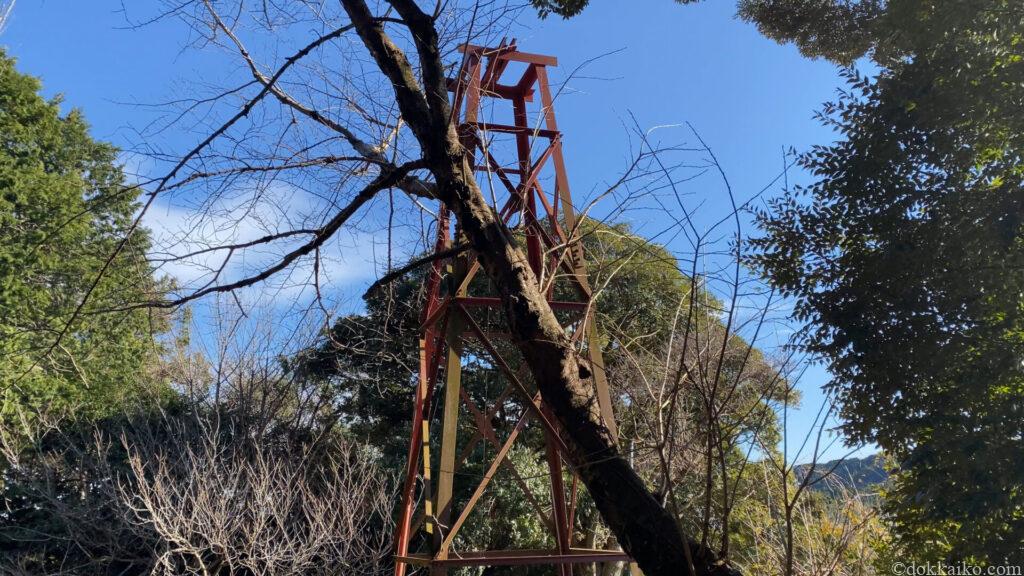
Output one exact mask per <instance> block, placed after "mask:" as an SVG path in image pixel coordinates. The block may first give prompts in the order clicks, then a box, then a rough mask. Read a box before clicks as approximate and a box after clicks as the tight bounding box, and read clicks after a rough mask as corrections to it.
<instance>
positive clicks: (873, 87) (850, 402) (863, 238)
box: [755, 0, 1024, 563]
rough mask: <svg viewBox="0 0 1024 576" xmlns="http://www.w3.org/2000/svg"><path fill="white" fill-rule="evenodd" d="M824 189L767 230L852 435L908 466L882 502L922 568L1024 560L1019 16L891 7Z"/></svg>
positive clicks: (991, 6) (778, 211) (824, 174)
mask: <svg viewBox="0 0 1024 576" xmlns="http://www.w3.org/2000/svg"><path fill="white" fill-rule="evenodd" d="M876 26H877V28H876V30H879V31H880V30H886V31H887V32H885V33H884V34H882V35H881V36H879V38H882V37H884V38H886V42H885V43H882V42H881V41H879V43H878V44H877V46H876V49H875V51H874V57H875V59H876V61H877V62H879V64H881V65H882V66H883V68H882V70H881V72H880V73H879V75H878V77H877V78H876V79H875V80H868V79H864V78H861V77H859V76H857V75H856V74H854V73H852V72H851V73H848V79H849V87H850V89H849V91H848V92H846V93H844V94H843V95H842V97H841V99H840V100H839V102H837V103H835V104H833V105H829V106H828V107H827V108H826V114H825V115H824V119H825V121H826V122H827V123H829V124H830V125H832V126H835V127H836V128H837V129H838V130H839V132H840V134H841V140H840V141H839V142H837V143H835V144H833V145H831V146H824V147H816V148H815V149H813V150H812V151H811V152H810V153H809V154H807V155H806V156H804V157H803V165H804V166H805V167H806V168H807V169H808V170H809V171H810V172H811V173H812V174H813V175H814V176H815V178H816V180H817V181H816V183H814V184H813V185H811V186H810V187H808V188H803V189H798V190H795V191H792V192H791V193H788V194H786V195H785V196H784V197H783V198H781V199H779V200H778V201H776V202H774V203H773V204H772V206H771V207H770V210H768V211H766V212H764V213H762V214H761V215H760V224H761V226H762V227H763V231H764V236H763V237H762V238H760V239H759V240H757V242H756V243H757V245H758V247H759V248H760V251H761V252H760V254H759V256H758V257H757V258H756V259H755V263H756V264H757V265H759V266H761V267H762V269H763V270H764V271H765V272H766V273H767V274H768V275H769V276H770V277H771V279H772V280H773V281H774V282H775V283H776V284H777V285H778V286H779V287H781V288H782V289H783V290H784V292H785V293H787V294H789V295H791V296H793V297H795V299H796V306H797V308H796V309H797V313H798V315H799V317H800V318H801V319H802V320H805V321H807V322H808V323H809V326H810V327H809V329H808V331H807V332H806V333H805V335H804V336H805V339H804V340H803V343H804V344H805V345H806V346H807V348H808V349H809V350H810V351H811V352H813V353H815V354H818V355H820V356H821V357H823V358H825V359H827V360H828V362H829V367H830V370H831V371H832V373H833V374H834V375H835V380H834V383H833V389H834V391H835V392H836V393H837V394H838V397H839V399H840V401H841V402H842V409H843V410H842V411H843V416H844V417H845V419H846V421H847V422H848V424H847V425H846V431H847V433H849V434H850V435H851V436H852V437H853V438H854V439H856V440H863V441H874V442H877V443H879V444H880V445H881V446H882V447H883V448H884V449H885V450H887V451H889V452H890V453H891V454H892V455H893V456H894V457H895V458H897V459H898V460H899V461H900V462H902V464H901V467H900V470H899V473H898V474H897V475H896V478H895V481H896V483H895V487H894V488H893V490H892V491H891V493H890V494H889V498H888V500H887V506H888V509H889V511H890V513H891V518H892V519H893V520H894V521H895V523H896V526H897V528H898V529H899V533H900V535H901V536H902V538H903V542H904V544H906V545H908V546H909V547H910V548H911V549H913V550H916V551H919V552H924V553H925V554H926V555H928V556H931V557H933V558H936V557H938V558H942V557H945V558H946V559H948V560H954V561H961V560H962V561H979V562H980V561H989V562H993V563H996V562H1004V561H1016V562H1019V561H1021V560H1022V558H1024V556H1022V555H1024V552H1022V551H1024V466H1022V464H1021V463H1022V462H1024V364H1022V363H1021V358H1024V337H1022V335H1024V305H1022V302H1024V297H1022V294H1024V276H1022V275H1021V273H1020V268H1021V266H1022V265H1024V228H1022V224H1024V182H1022V178H1024V165H1022V154H1024V115H1022V114H1021V103H1022V102H1024V10H1021V6H1020V4H1019V2H1015V1H1009V0H972V1H970V2H965V1H961V0H943V1H931V2H919V1H912V0H902V1H893V2H890V3H888V5H887V7H886V15H885V16H884V17H883V19H882V20H881V21H880V22H878V23H877V25H876Z"/></svg>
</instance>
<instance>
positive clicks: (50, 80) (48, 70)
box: [0, 0, 870, 456]
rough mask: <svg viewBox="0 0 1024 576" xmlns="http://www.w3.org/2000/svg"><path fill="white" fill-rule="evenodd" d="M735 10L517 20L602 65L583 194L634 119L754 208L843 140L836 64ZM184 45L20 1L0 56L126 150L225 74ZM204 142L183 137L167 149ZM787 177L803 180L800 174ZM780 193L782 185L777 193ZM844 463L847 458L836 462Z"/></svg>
mask: <svg viewBox="0 0 1024 576" xmlns="http://www.w3.org/2000/svg"><path fill="white" fill-rule="evenodd" d="M733 10H734V5H733V3H732V2H730V1H729V0H709V1H706V2H703V3H700V4H696V5H690V6H681V5H678V4H676V3H674V2H672V1H671V0H642V1H633V2H628V3H627V2H608V1H604V2H601V1H595V2H594V5H593V6H591V7H590V8H588V9H587V10H586V11H585V12H584V13H583V14H582V15H581V16H579V17H577V18H575V19H573V20H571V21H563V20H561V19H559V18H550V19H548V20H546V21H537V20H535V19H533V18H532V17H526V18H524V19H523V20H522V21H521V22H520V25H521V28H520V29H519V30H517V34H516V35H517V37H518V40H519V45H520V47H521V48H522V49H523V50H526V51H530V52H540V53H546V54H552V55H556V56H557V57H558V58H559V61H560V67H559V70H558V72H556V73H554V74H553V79H554V80H556V81H559V80H564V79H565V75H566V74H568V73H569V71H571V70H573V69H574V68H576V67H577V66H578V65H580V64H582V63H584V62H587V61H588V60H592V59H595V58H596V60H594V61H593V62H591V63H589V64H588V65H587V66H586V67H585V68H584V69H582V70H581V71H580V72H579V74H578V76H577V77H575V78H573V79H572V80H571V81H570V82H569V87H570V88H571V90H567V91H566V92H565V93H564V95H563V96H561V97H560V99H559V102H558V105H557V112H558V119H559V124H560V128H561V129H562V131H563V132H564V133H565V134H566V139H565V152H566V158H567V164H568V169H569V174H570V177H571V179H572V185H573V188H574V191H575V192H576V193H577V194H585V193H586V192H587V191H591V190H595V189H600V187H601V185H602V183H604V182H607V181H609V180H612V179H614V178H615V177H616V176H617V172H616V170H617V169H619V168H620V167H622V166H624V165H625V163H626V161H627V160H628V157H629V154H630V152H629V149H628V144H627V142H626V131H627V127H628V126H627V125H628V124H630V123H632V122H633V120H632V117H635V119H636V122H637V124H638V125H639V126H640V127H641V128H643V129H648V128H652V127H655V126H666V127H665V128H661V129H659V130H658V131H657V132H656V134H657V138H658V139H660V140H661V141H662V142H664V143H667V144H669V145H693V144H694V138H693V136H692V134H690V133H689V131H688V129H687V128H685V126H682V125H683V124H684V123H686V122H690V123H692V125H693V126H694V128H695V129H696V130H698V131H699V133H700V134H701V136H702V137H703V139H704V140H705V141H706V143H707V144H708V146H709V147H711V148H712V150H713V151H714V153H715V155H716V156H717V158H718V160H719V161H720V163H721V165H722V167H723V169H724V170H725V172H726V174H727V175H728V178H729V180H730V182H731V184H732V187H733V189H734V191H735V192H736V195H737V197H739V198H744V199H745V198H747V197H749V196H751V195H753V194H754V193H756V192H757V191H759V190H760V189H762V188H763V187H764V186H765V185H766V184H768V183H769V182H770V181H772V179H773V178H775V177H776V175H777V174H778V173H779V171H780V169H781V167H782V164H783V159H782V151H783V149H787V148H790V147H792V148H795V149H796V150H797V151H801V150H806V149H808V148H809V147H810V146H811V145H812V144H816V143H828V142H830V141H831V140H832V139H833V138H834V136H833V134H832V133H831V132H830V130H828V129H826V128H824V127H822V126H821V125H820V124H819V123H818V122H817V121H816V120H815V119H814V112H815V110H818V109H820V107H821V104H822V103H823V102H825V101H827V100H829V99H831V98H832V97H833V96H834V94H835V90H836V89H837V88H838V87H839V86H840V84H841V81H840V79H839V75H838V71H837V69H836V68H835V66H833V65H831V64H829V63H827V62H822V61H811V60H807V59H805V58H803V57H802V56H800V54H799V53H798V52H797V50H796V49H795V48H793V47H792V46H779V45H777V44H775V43H774V42H771V41H769V40H766V39H765V38H763V37H762V36H761V35H760V34H759V33H758V32H757V30H756V28H754V27H753V26H752V25H750V24H747V23H744V22H742V21H739V20H737V19H736V18H735V17H734V16H733ZM147 13H150V12H149V11H147V10H144V9H138V12H133V13H130V14H129V16H130V17H133V18H140V19H141V18H143V17H144V16H145V15H146V14H147ZM188 41H189V38H188V37H187V35H186V31H185V29H184V28H183V27H182V26H180V25H178V24H176V23H175V22H173V21H167V22H158V23H156V24H152V25H148V26H145V27H142V28H141V29H132V27H131V26H129V24H128V22H127V21H126V19H125V15H124V14H123V12H122V4H121V2H120V1H116V0H115V1H111V0H91V1H90V2H82V1H72V0H63V1H59V0H43V1H35V2H29V1H27V0H22V1H20V2H18V3H17V5H16V6H15V9H14V12H13V14H12V19H11V21H10V22H9V23H8V26H7V28H6V30H5V31H4V32H3V34H2V35H0V45H3V46H5V47H6V49H7V51H8V53H9V54H10V55H12V56H14V57H16V58H17V59H18V62H19V65H18V66H19V69H20V70H22V71H23V72H27V73H30V74H33V75H36V76H39V77H41V78H42V80H43V82H44V86H45V91H46V93H47V94H55V93H58V92H59V93H62V94H63V95H64V98H65V102H66V104H67V106H74V107H77V108H81V109H82V110H83V111H84V112H85V115H86V117H87V118H88V120H89V122H90V123H91V124H92V126H93V133H94V135H95V136H96V137H98V138H101V139H104V140H108V141H111V142H113V143H114V144H117V145H121V146H129V145H130V144H131V143H136V142H137V139H138V136H137V132H136V128H139V127H141V126H144V125H145V124H146V123H147V122H149V121H150V120H151V119H152V118H153V114H154V111H153V110H152V109H150V108H146V107H139V106H133V105H130V103H154V102H161V101H165V100H168V99H169V98H171V97H173V95H174V94H177V93H180V92H181V90H182V89H183V88H182V87H183V84H182V80H183V79H188V78H197V77H198V78H206V77H209V78H217V77H219V75H222V74H224V70H223V69H222V68H221V66H223V62H222V61H221V60H218V59H216V58H209V57H208V56H206V55H205V53H203V52H197V51H192V50H187V49H185V47H186V45H187V43H188ZM602 55H604V56H602ZM673 126H674V127H673ZM194 138H195V135H194V134H188V133H186V132H181V133H176V134H173V135H171V137H170V141H171V142H178V143H183V142H189V141H191V139H194ZM790 180H791V181H801V180H806V176H805V175H801V174H799V173H793V174H791V175H790ZM699 186H700V187H701V188H700V189H697V190H694V191H693V193H694V198H695V201H699V202H701V203H702V204H703V205H702V206H701V210H700V214H701V217H702V218H705V219H706V220H707V221H712V220H714V219H716V218H717V217H718V216H720V215H721V214H722V213H723V211H727V207H728V204H727V198H726V196H725V194H724V190H723V189H721V187H720V186H718V185H717V184H712V183H707V184H700V185H699ZM778 190H779V186H778V185H776V186H774V187H772V188H771V189H770V190H769V192H768V194H772V193H777V192H778ZM698 198H699V200H696V199H698ZM632 218H633V220H632V221H631V223H632V224H633V225H634V227H635V228H637V229H638V230H640V231H641V232H643V231H646V230H655V229H658V228H659V216H658V214H657V213H653V212H644V211H641V212H638V213H636V214H635V215H634V216H632ZM356 242H358V239H357V240H356ZM671 247H672V246H670V248H671ZM678 249H679V250H683V248H682V247H678ZM368 280H369V277H368V276H367V275H363V276H359V275H354V276H351V277H348V278H346V279H344V281H345V282H349V283H351V284H352V286H353V288H356V289H358V287H359V286H365V284H366V282H367V281H368ZM784 337H785V335H784V334H780V335H779V336H778V338H780V339H782V338H784ZM827 378H828V375H827V373H826V372H824V371H823V370H821V369H820V368H813V369H811V370H810V371H808V373H807V374H806V375H805V378H804V381H803V384H802V392H803V396H804V404H803V408H802V409H800V410H799V411H797V412H796V413H795V414H793V415H792V417H791V424H790V426H791V435H793V436H794V437H799V436H800V435H802V432H803V431H804V430H806V429H807V427H808V426H810V423H811V421H812V419H813V418H814V415H815V413H816V412H817V409H818V406H819V405H820V402H821V399H822V397H821V393H820V391H819V386H820V385H821V384H823V383H824V382H825V381H826V380H827ZM868 451H870V450H868ZM843 452H845V451H844V450H840V449H838V448H837V449H835V450H833V451H832V452H831V454H832V455H836V456H838V455H840V454H841V453H843Z"/></svg>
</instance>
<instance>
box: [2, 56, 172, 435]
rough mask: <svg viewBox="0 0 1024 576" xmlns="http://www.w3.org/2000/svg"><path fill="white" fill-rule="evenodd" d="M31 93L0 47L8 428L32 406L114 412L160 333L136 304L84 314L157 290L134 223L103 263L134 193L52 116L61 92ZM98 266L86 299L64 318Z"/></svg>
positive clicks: (78, 124) (112, 165) (105, 157)
mask: <svg viewBox="0 0 1024 576" xmlns="http://www.w3.org/2000/svg"><path fill="white" fill-rule="evenodd" d="M39 91H40V85H39V82H38V81H37V80H36V79H35V78H32V77H30V76H26V75H24V74H21V73H19V72H18V71H17V70H15V66H14V61H13V60H12V59H10V58H8V57H6V56H5V55H4V54H2V53H0V427H2V428H3V432H5V433H7V434H8V435H12V434H13V435H16V434H17V429H18V427H19V426H21V425H22V424H24V423H25V419H26V418H27V419H28V420H32V419H33V418H34V417H35V415H37V413H38V411H40V410H46V411H51V412H58V411H62V410H69V409H74V410H76V411H79V413H81V414H92V415H95V416H100V415H103V414H107V413H110V411H111V410H116V409H117V408H118V407H119V406H120V405H122V404H123V402H124V401H125V400H126V399H127V398H130V397H131V396H132V395H133V393H134V392H136V391H137V390H138V386H139V384H140V382H141V381H142V380H144V379H142V378H139V375H140V371H144V368H145V366H146V364H147V359H150V358H152V355H153V353H154V345H153V339H152V337H151V336H152V334H153V333H155V332H159V331H161V330H162V322H161V320H160V319H159V318H158V317H154V316H153V315H152V314H150V313H149V312H146V311H136V312H130V313H118V314H95V313H94V312H95V311H96V310H98V309H103V308H108V307H118V306H121V305H123V304H124V303H126V302H138V301H140V300H141V299H142V298H143V296H144V295H147V294H152V292H153V291H154V289H155V288H156V283H155V282H154V280H153V277H152V273H151V269H150V267H149V265H148V263H147V262H146V259H145V251H146V250H147V248H148V245H149V239H148V236H147V235H146V234H145V233H144V232H142V231H138V232H137V233H136V234H134V235H133V236H131V238H130V239H129V241H128V244H127V245H126V246H125V249H124V250H123V251H122V252H121V255H120V256H118V257H117V258H115V259H114V260H113V261H112V262H111V263H110V265H109V266H107V259H108V258H109V257H110V255H111V254H113V252H114V247H115V246H116V245H117V244H118V242H120V240H121V238H122V237H123V234H122V232H123V231H124V230H125V229H126V228H127V227H128V225H129V224H130V223H131V221H132V219H133V215H134V212H135V210H136V207H137V205H136V198H137V196H138V191H137V190H136V189H134V188H131V187H128V186H127V185H126V184H125V179H124V175H123V173H122V171H121V169H120V168H119V167H118V165H117V163H116V150H115V149H114V148H112V147H111V146H109V145H107V144H104V143H101V142H97V141H95V140H93V139H92V138H91V137H90V136H89V132H88V126H87V125H86V123H85V121H84V120H83V118H82V116H81V114H79V113H78V112H77V111H72V112H70V113H68V114H65V115H62V114H61V112H60V100H59V99H53V100H49V101H47V100H45V99H44V98H43V97H42V96H40V95H39ZM105 266H107V267H106V274H105V276H104V279H103V281H102V282H100V283H99V284H98V285H97V286H96V287H95V289H94V290H93V295H92V299H91V306H90V307H89V308H87V309H85V310H83V311H82V313H81V314H79V315H78V317H77V319H76V320H75V321H74V322H72V315H73V314H74V312H75V310H76V308H77V307H78V305H79V303H80V302H81V300H82V298H83V296H84V294H85V292H86V290H88V289H89V287H90V285H91V283H92V282H93V280H94V279H95V278H96V276H97V274H98V273H99V272H100V270H101V269H102V268H104V267H105ZM69 323H70V325H69ZM65 330H66V333H64V332H65ZM61 335H62V337H60V338H59V341H58V336H61Z"/></svg>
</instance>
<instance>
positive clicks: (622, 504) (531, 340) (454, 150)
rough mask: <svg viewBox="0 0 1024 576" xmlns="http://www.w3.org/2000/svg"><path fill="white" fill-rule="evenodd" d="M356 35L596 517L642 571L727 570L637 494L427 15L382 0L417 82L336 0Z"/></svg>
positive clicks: (408, 3) (375, 26)
mask: <svg viewBox="0 0 1024 576" xmlns="http://www.w3.org/2000/svg"><path fill="white" fill-rule="evenodd" d="M341 2H342V5H343V6H344V8H345V10H346V12H347V13H348V15H349V17H350V18H351V19H352V23H353V24H354V26H355V28H356V31H357V33H358V34H359V37H360V38H361V39H362V41H363V43H364V44H365V45H366V47H367V49H368V50H369V51H370V53H371V55H372V56H373V58H374V60H375V61H376V63H377V65H378V67H379V68H380V69H381V71H383V73H384V74H385V75H386V76H387V77H388V79H389V80H390V81H391V83H392V86H393V88H394V91H395V96H396V99H397V101H398V105H399V109H400V110H401V113H402V118H403V120H404V121H405V122H406V123H407V124H408V125H409V127H410V129H411V130H412V132H413V133H414V135H415V137H416V139H417V141H418V142H419V144H420V147H421V148H422V151H423V157H424V161H425V165H426V167H427V169H429V170H430V172H431V173H432V174H433V176H434V178H435V193H436V195H437V198H438V200H440V201H442V202H444V203H445V204H446V205H447V206H449V207H450V208H451V209H452V210H453V211H454V213H455V214H456V217H457V218H458V221H459V224H460V225H461V228H462V231H463V233H464V234H465V235H466V238H467V240H468V241H469V243H470V245H471V247H472V248H473V250H475V251H476V252H477V254H478V255H479V258H480V261H481V263H482V265H483V268H484V270H485V271H486V273H487V275H488V276H489V277H490V278H491V279H492V280H493V282H494V284H495V286H498V287H499V292H500V297H501V301H502V303H503V307H504V312H505V316H506V319H507V321H508V324H509V327H510V330H511V332H512V335H513V338H514V340H515V343H516V345H517V347H518V349H519V350H520V352H521V353H522V354H523V356H524V359H525V361H526V362H527V365H528V366H529V367H530V370H531V371H532V373H533V376H534V379H535V380H536V382H537V385H538V387H539V389H540V393H541V395H542V397H543V399H544V402H545V403H546V404H547V405H548V406H549V407H550V409H551V411H552V412H553V413H554V415H555V417H556V418H557V420H558V422H559V423H560V425H561V427H562V428H563V429H564V430H565V432H566V434H567V435H568V438H567V439H566V440H567V442H566V443H567V445H568V447H569V451H570V454H569V457H570V458H571V459H572V461H573V464H574V466H575V467H576V469H577V470H578V471H579V474H580V476H581V478H582V480H583V482H584V483H585V484H586V486H587V489H588V490H589V492H590V494H591V496H592V497H593V499H594V502H595V503H596V505H597V508H598V509H599V510H600V512H601V516H602V517H603V518H604V520H605V522H606V523H607V524H608V526H609V528H611V530H612V531H613V532H614V533H615V535H616V537H617V538H618V540H619V542H620V543H621V544H622V546H623V548H624V549H625V550H626V551H627V552H629V553H630V554H631V555H632V556H633V558H634V559H636V561H637V563H638V564H639V565H640V567H641V568H642V569H643V571H644V573H645V574H646V575H647V576H670V575H671V576H679V575H683V574H691V573H692V574H695V575H698V576H702V575H719V574H736V572H735V571H734V570H733V569H731V568H730V567H728V566H727V565H726V564H725V563H723V562H720V561H719V560H718V558H717V555H716V554H715V552H714V551H712V550H710V549H709V548H707V547H706V546H703V545H701V544H700V543H699V542H696V541H693V540H691V539H689V538H687V537H686V536H685V535H684V534H683V533H682V531H681V530H680V528H679V526H678V524H677V522H676V521H675V519H674V518H673V517H672V515H671V514H670V513H669V512H668V511H666V510H665V508H664V507H662V506H661V505H660V504H659V503H658V501H657V500H656V499H655V498H654V496H653V495H652V494H651V493H650V492H649V491H648V490H647V487H646V486H645V485H644V482H643V480H641V478H640V477H639V476H638V475H637V474H636V472H634V471H633V469H632V468H631V467H630V466H629V463H628V462H627V460H626V458H625V457H624V456H623V455H622V453H621V452H620V451H619V448H618V445H617V441H616V438H615V437H614V436H613V435H612V434H610V433H609V429H608V427H607V426H606V424H605V422H604V420H603V418H602V417H601V412H600V410H599V408H598V403H597V398H596V394H595V392H594V390H593V388H592V387H591V386H588V385H587V384H586V383H585V381H584V380H583V379H581V377H580V370H581V365H582V364H581V359H580V357H579V355H578V353H577V351H576V350H575V348H574V347H573V346H572V344H571V342H570V341H569V338H568V336H567V335H566V334H565V331H564V330H563V329H562V327H561V325H560V324H559V322H558V320H557V318H556V317H555V315H554V313H553V312H552V310H551V308H550V306H549V305H548V303H547V300H546V299H545V297H544V295H543V294H542V293H541V291H540V290H539V289H538V286H537V279H536V277H535V276H534V274H533V272H532V270H531V269H530V266H529V263H528V261H527V259H526V255H525V253H524V252H523V251H522V250H521V249H520V247H519V246H518V245H517V244H516V242H515V240H514V238H513V236H512V233H511V232H510V230H509V229H508V227H507V226H506V225H505V224H504V222H503V221H502V220H501V219H500V218H498V216H497V215H496V214H495V212H494V211H493V210H492V209H491V207H490V206H489V205H488V204H487V201H486V199H485V197H484V195H483V193H482V192H481V190H480V188H479V186H478V184H477V182H476V178H475V174H474V172H473V170H472V167H471V164H470V158H469V153H468V152H467V150H466V149H465V148H464V147H463V146H462V145H461V144H460V142H459V138H458V135H457V133H456V130H455V127H454V126H453V125H452V123H451V121H450V109H449V108H450V106H449V102H448V90H447V87H446V85H445V74H444V67H443V64H442V62H441V56H440V50H439V46H438V37H437V32H436V29H435V27H434V21H433V18H432V17H431V16H430V15H427V14H426V13H424V12H423V11H422V10H420V8H419V7H418V6H417V5H416V3H415V2H414V1H413V0H389V4H390V5H391V7H392V8H393V9H394V10H395V11H396V12H397V13H398V14H399V15H400V17H401V21H402V23H403V24H404V25H405V26H407V27H408V28H409V30H410V31H411V32H412V37H413V41H414V43H415V45H416V51H417V53H418V56H419V63H420V66H421V73H420V76H421V78H422V86H421V83H420V80H419V79H417V75H416V73H415V71H414V69H413V67H412V65H411V64H410V62H409V60H408V59H407V57H406V56H405V54H404V53H403V52H402V50H401V49H399V48H398V46H397V45H395V44H394V42H392V40H391V39H390V38H389V36H388V35H387V34H386V32H385V30H384V24H385V22H386V21H388V20H390V21H394V20H393V19H391V18H389V19H388V20H384V19H378V18H375V17H374V15H373V14H372V13H371V12H370V10H369V8H368V7H367V5H366V3H365V2H364V0H341Z"/></svg>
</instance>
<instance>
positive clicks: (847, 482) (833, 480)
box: [794, 454, 889, 496]
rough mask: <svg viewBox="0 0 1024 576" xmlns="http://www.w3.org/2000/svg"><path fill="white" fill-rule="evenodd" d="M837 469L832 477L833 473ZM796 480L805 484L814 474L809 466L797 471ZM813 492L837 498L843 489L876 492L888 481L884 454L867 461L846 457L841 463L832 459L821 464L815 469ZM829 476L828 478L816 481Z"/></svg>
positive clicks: (799, 467)
mask: <svg viewBox="0 0 1024 576" xmlns="http://www.w3.org/2000/svg"><path fill="white" fill-rule="evenodd" d="M833 468H835V470H834V471H832V473H831V474H828V473H829V471H830V470H832V469H833ZM794 471H795V472H796V476H797V480H798V481H802V480H803V479H804V478H805V477H806V476H807V474H809V473H810V472H811V465H810V464H800V465H798V466H796V468H795V469H794ZM813 474H814V476H813V479H812V482H813V484H812V485H811V486H810V488H811V489H812V490H815V491H817V492H822V493H826V494H829V495H832V496H835V495H837V493H838V492H840V491H841V490H849V491H854V492H859V493H862V494H863V493H868V492H877V491H878V488H879V487H880V486H881V485H882V484H885V483H886V481H888V479H889V473H888V472H886V471H885V459H884V458H883V457H882V455H881V454H874V455H871V456H865V457H864V458H846V459H843V460H842V461H840V460H831V461H829V462H821V463H819V464H818V465H817V466H815V468H814V472H813ZM826 474H828V477H827V478H824V479H822V480H820V481H816V480H818V479H820V478H822V477H823V476H824V475H826Z"/></svg>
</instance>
